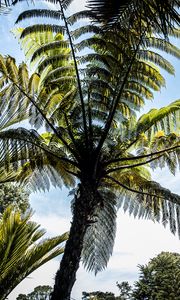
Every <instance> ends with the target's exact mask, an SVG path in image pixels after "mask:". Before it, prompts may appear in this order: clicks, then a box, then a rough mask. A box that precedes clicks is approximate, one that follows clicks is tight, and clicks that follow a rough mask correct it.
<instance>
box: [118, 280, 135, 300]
mask: <svg viewBox="0 0 180 300" xmlns="http://www.w3.org/2000/svg"><path fill="white" fill-rule="evenodd" d="M116 285H117V287H118V289H119V293H120V295H119V296H118V297H116V299H117V300H128V299H131V293H132V287H131V286H130V285H129V283H128V282H127V281H122V282H121V283H118V282H116Z"/></svg>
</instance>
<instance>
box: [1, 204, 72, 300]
mask: <svg viewBox="0 0 180 300" xmlns="http://www.w3.org/2000/svg"><path fill="white" fill-rule="evenodd" d="M30 217H31V212H28V213H26V214H24V215H21V214H20V212H19V211H17V210H15V209H14V208H13V207H8V208H7V209H6V210H5V212H4V213H3V215H2V217H1V220H0V257H1V260H0V261H1V262H0V297H1V299H6V297H7V295H9V293H10V292H11V291H12V290H13V289H14V288H15V287H16V286H17V285H18V284H19V283H20V282H21V281H22V280H23V279H24V278H25V277H27V276H28V275H29V274H30V273H31V272H33V271H34V270H36V269H37V268H39V267H40V266H41V265H43V264H44V263H46V262H47V261H49V260H50V259H52V258H53V257H56V256H58V255H59V254H62V253H63V247H62V246H61V244H62V243H63V242H64V241H65V240H66V239H67V238H68V234H67V233H65V234H63V235H60V236H58V237H55V238H50V239H46V240H43V241H41V242H39V243H37V241H38V240H39V239H40V238H41V237H42V236H43V235H44V234H45V231H44V230H43V229H40V228H39V225H37V224H36V223H34V222H31V221H30ZM59 245H60V246H59Z"/></svg>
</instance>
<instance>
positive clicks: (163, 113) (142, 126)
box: [136, 100, 180, 135]
mask: <svg viewBox="0 0 180 300" xmlns="http://www.w3.org/2000/svg"><path fill="white" fill-rule="evenodd" d="M179 110H180V101H179V100H177V101H175V102H173V103H171V104H169V105H168V106H166V107H163V108H160V109H152V110H150V111H149V112H148V113H147V114H144V115H142V116H141V117H140V119H139V120H138V121H137V125H136V134H137V135H139V134H140V133H141V132H146V131H152V130H153V128H154V127H155V126H156V128H158V130H165V131H166V132H167V133H168V132H169V131H174V130H176V127H177V124H178V120H179V116H180V115H179V114H180V111H179Z"/></svg>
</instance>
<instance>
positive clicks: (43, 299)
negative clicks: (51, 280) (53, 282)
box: [16, 285, 52, 300]
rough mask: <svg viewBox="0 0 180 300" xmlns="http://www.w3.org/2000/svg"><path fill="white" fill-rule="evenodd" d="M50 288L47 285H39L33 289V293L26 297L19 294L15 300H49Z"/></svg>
mask: <svg viewBox="0 0 180 300" xmlns="http://www.w3.org/2000/svg"><path fill="white" fill-rule="evenodd" d="M51 292H52V287H51V286H49V285H42V286H41V285H40V286H37V287H35V288H34V291H33V292H31V293H29V294H28V295H24V294H20V295H19V296H18V297H17V298H16V300H49V299H50V293H51Z"/></svg>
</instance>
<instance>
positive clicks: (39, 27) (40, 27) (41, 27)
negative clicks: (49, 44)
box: [20, 24, 64, 39]
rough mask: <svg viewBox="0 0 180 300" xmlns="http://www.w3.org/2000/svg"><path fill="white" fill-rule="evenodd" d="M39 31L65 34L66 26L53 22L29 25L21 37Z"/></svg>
mask: <svg viewBox="0 0 180 300" xmlns="http://www.w3.org/2000/svg"><path fill="white" fill-rule="evenodd" d="M38 32H42V33H44V32H54V33H61V34H64V27H62V26H59V25H51V24H36V25H32V26H29V27H26V28H25V29H24V30H23V32H22V34H21V37H20V38H21V39H22V38H24V37H26V36H27V35H29V34H32V33H38Z"/></svg>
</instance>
